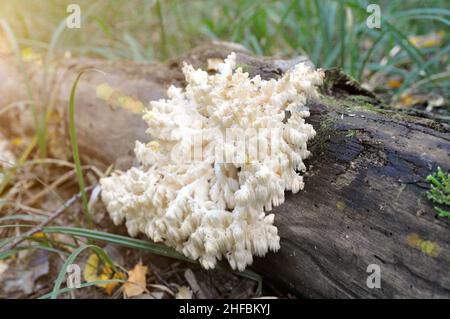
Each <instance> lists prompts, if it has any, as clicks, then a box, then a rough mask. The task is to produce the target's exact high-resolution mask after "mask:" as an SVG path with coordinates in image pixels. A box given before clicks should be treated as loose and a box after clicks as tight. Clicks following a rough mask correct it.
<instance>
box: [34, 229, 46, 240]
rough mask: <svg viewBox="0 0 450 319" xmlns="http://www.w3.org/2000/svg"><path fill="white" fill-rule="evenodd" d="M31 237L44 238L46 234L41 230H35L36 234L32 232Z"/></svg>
mask: <svg viewBox="0 0 450 319" xmlns="http://www.w3.org/2000/svg"><path fill="white" fill-rule="evenodd" d="M32 237H33V238H37V239H42V238H45V237H46V236H45V234H44V233H43V232H41V231H40V232H37V233H36V234H34V235H33V236H32Z"/></svg>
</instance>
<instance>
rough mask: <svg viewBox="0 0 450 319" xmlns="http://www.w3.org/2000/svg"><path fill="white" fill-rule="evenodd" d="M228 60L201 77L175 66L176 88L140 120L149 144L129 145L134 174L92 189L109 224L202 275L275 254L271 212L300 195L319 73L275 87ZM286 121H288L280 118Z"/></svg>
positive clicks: (298, 72)
mask: <svg viewBox="0 0 450 319" xmlns="http://www.w3.org/2000/svg"><path fill="white" fill-rule="evenodd" d="M235 61H236V56H235V54H234V53H233V54H231V55H229V56H228V58H227V59H226V60H225V61H224V63H222V64H221V65H219V67H218V70H219V72H218V73H217V74H215V75H208V74H207V73H206V72H205V71H202V70H195V69H194V68H193V67H192V66H190V65H185V66H184V68H183V72H184V74H185V77H186V81H187V86H186V88H185V89H184V90H183V89H180V88H175V87H173V86H172V87H170V88H169V90H168V92H167V93H168V97H169V99H167V100H164V99H162V100H159V101H153V102H151V103H150V108H149V109H148V110H146V112H145V115H144V120H145V121H146V122H147V123H148V131H147V132H148V134H150V136H151V138H152V142H150V143H149V144H144V143H141V142H136V147H135V153H136V157H137V159H138V161H139V164H140V165H139V167H135V168H131V169H130V170H128V171H127V172H124V173H122V172H115V173H113V174H112V176H110V177H106V178H103V179H102V180H101V185H102V190H103V191H102V198H103V201H104V202H105V203H106V206H107V209H108V211H109V214H110V215H111V217H112V219H113V221H114V223H116V224H119V223H122V222H123V221H124V220H125V221H126V226H127V228H128V232H129V233H130V235H132V236H135V235H137V234H138V233H140V232H141V233H145V234H146V235H147V236H148V237H150V238H151V239H152V240H153V241H157V242H164V243H165V244H167V245H168V246H171V247H173V248H175V249H176V250H177V251H180V252H182V253H183V254H184V255H186V256H187V257H189V258H192V259H198V260H199V261H200V263H201V264H202V266H203V267H205V268H214V267H215V265H216V262H217V260H220V259H221V258H222V257H226V258H227V260H228V262H229V263H230V265H231V267H232V268H233V269H239V270H244V269H245V267H246V266H247V265H250V264H251V263H252V261H253V255H257V256H264V255H265V254H266V253H267V252H268V251H269V250H272V251H276V250H278V249H279V248H280V238H279V236H278V231H277V228H276V227H275V226H274V225H273V223H274V215H273V214H269V215H266V213H265V212H266V211H270V210H271V209H272V207H275V206H278V205H281V204H282V203H283V202H284V192H285V190H291V191H292V192H294V193H295V192H298V191H299V190H301V189H302V188H303V186H304V184H303V179H302V176H300V175H299V174H298V173H297V170H299V171H305V169H306V167H305V165H304V164H303V160H304V159H305V158H306V157H308V156H309V151H308V150H307V147H306V142H307V141H308V140H309V139H310V138H312V137H313V136H314V135H315V131H314V129H313V127H312V126H311V125H310V124H307V123H305V120H304V118H305V117H308V116H309V112H308V111H307V109H306V108H305V107H304V104H305V103H306V101H307V99H309V98H311V97H315V96H316V95H317V92H316V86H317V85H319V84H320V83H321V82H322V78H323V72H322V71H321V70H318V71H315V70H312V69H311V68H309V67H308V66H306V65H305V64H298V65H296V66H295V67H294V68H293V69H292V70H291V71H290V72H288V73H286V74H285V75H284V76H283V77H281V78H280V79H279V80H268V81H265V80H262V79H261V78H260V77H259V76H257V77H254V78H250V77H249V75H248V73H244V72H243V71H242V69H241V68H237V69H235V65H236V62H235ZM286 114H289V115H290V116H286Z"/></svg>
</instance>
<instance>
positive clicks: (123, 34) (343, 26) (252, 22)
mask: <svg viewBox="0 0 450 319" xmlns="http://www.w3.org/2000/svg"><path fill="white" fill-rule="evenodd" d="M0 1H2V0H0ZM3 2H4V3H3V4H2V5H1V6H2V7H5V9H7V10H4V11H5V13H4V15H5V17H6V19H7V20H8V22H9V23H10V24H11V25H12V28H13V29H14V30H15V32H16V33H17V34H18V37H19V40H18V41H19V43H20V44H21V45H27V46H31V47H33V48H34V49H35V50H37V51H41V52H45V51H46V50H50V49H51V51H52V54H51V55H50V56H51V57H53V55H55V56H57V55H58V54H59V55H61V54H63V53H64V52H66V51H70V52H71V53H72V54H73V55H75V56H94V57H102V58H106V59H112V60H121V59H126V60H138V61H153V60H165V59H167V58H173V57H176V56H178V55H179V54H181V53H183V52H185V51H186V50H188V49H190V48H193V47H195V46H196V45H198V44H199V43H201V42H204V41H208V40H216V39H217V40H225V41H233V42H238V43H240V44H242V45H244V46H245V47H247V48H248V49H250V50H252V51H253V52H254V53H256V54H261V55H262V54H264V55H275V56H294V55H299V54H306V55H308V56H309V57H310V58H311V60H312V61H313V62H314V63H315V64H316V65H317V66H319V67H325V68H328V67H333V66H339V67H342V68H343V69H344V70H345V71H346V72H347V73H349V74H350V75H352V76H354V77H355V78H359V79H361V80H362V81H368V80H369V79H370V78H371V77H373V76H374V75H375V74H383V75H386V77H390V76H401V77H402V78H403V85H402V86H401V87H400V88H395V89H392V88H391V89H390V91H392V92H393V93H394V95H397V96H398V95H399V94H401V93H402V92H404V91H405V90H406V89H407V88H408V87H409V86H410V85H411V84H412V83H415V82H418V81H420V84H421V87H415V89H420V90H423V91H425V92H426V91H428V90H430V89H432V90H434V91H435V92H437V93H438V94H442V95H444V96H448V92H449V91H450V90H449V85H450V79H449V78H448V77H444V78H440V80H439V81H432V80H428V79H430V78H433V77H434V76H435V75H436V74H440V73H442V72H443V71H445V66H446V65H447V64H448V60H449V57H448V54H442V52H443V51H446V52H447V51H448V49H449V48H450V46H449V34H448V31H449V26H450V21H449V17H450V10H449V4H448V2H446V1H441V0H429V1H421V0H411V1H407V2H406V1H402V0H392V1H389V0H382V1H363V0H345V1H333V0H312V1H306V0H296V1H294V0H291V1H270V0H262V1H253V0H240V1H239V0H226V1H225V0H219V1H206V0H192V1H181V0H166V1H160V0H148V1H147V0H131V1H120V2H118V1H113V0H99V1H96V2H95V3H92V2H91V1H87V0H80V1H78V2H77V3H78V4H79V5H80V7H81V11H82V27H81V29H79V30H77V29H72V30H70V29H65V30H64V31H62V32H61V31H60V29H59V28H60V23H61V21H63V20H64V18H65V17H66V11H65V8H66V6H67V4H69V3H71V1H69V0H63V1H55V0H48V1H45V2H36V1H31V0H19V1H16V2H14V4H12V2H9V3H8V4H6V2H5V0H3ZM0 3H2V2H0ZM369 3H377V4H379V5H380V7H381V14H382V23H381V26H382V28H381V29H369V28H367V26H366V19H367V17H368V16H369V13H367V12H366V8H367V5H368V4H369ZM187 12H189V14H186V13H187ZM55 30H56V31H55ZM438 31H443V32H445V35H444V39H443V41H442V43H441V44H440V45H437V46H436V47H432V48H416V47H415V46H413V45H412V43H411V42H410V41H409V40H408V37H409V36H411V35H425V34H429V33H431V32H438ZM61 33H62V34H61ZM55 35H59V36H57V37H56V36H55ZM55 39H57V40H58V41H55ZM56 43H57V45H56ZM396 47H399V48H400V50H399V52H397V54H395V55H392V54H390V53H391V52H392V49H394V48H396ZM428 61H432V62H429V63H428ZM379 85H380V86H383V85H384V83H380V84H379ZM382 89H383V87H382ZM384 89H386V88H385V87H384Z"/></svg>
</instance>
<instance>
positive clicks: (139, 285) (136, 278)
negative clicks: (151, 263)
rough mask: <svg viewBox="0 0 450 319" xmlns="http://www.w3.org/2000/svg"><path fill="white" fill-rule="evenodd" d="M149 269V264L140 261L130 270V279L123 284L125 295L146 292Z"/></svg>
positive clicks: (137, 294) (136, 294) (131, 295)
mask: <svg viewBox="0 0 450 319" xmlns="http://www.w3.org/2000/svg"><path fill="white" fill-rule="evenodd" d="M147 270H148V268H147V266H143V265H142V263H139V264H137V265H136V266H134V268H133V269H132V270H130V271H129V272H128V281H127V282H126V283H125V284H124V285H123V288H124V293H125V296H127V297H128V298H131V297H135V296H139V295H142V294H143V293H144V292H145V289H146V285H147V283H146V281H147Z"/></svg>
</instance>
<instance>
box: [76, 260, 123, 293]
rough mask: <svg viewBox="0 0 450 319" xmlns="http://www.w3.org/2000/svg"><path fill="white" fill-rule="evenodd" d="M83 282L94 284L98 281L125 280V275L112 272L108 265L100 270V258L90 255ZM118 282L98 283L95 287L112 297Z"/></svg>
mask: <svg viewBox="0 0 450 319" xmlns="http://www.w3.org/2000/svg"><path fill="white" fill-rule="evenodd" d="M83 275H84V280H86V281H87V282H95V281H99V280H111V279H125V274H123V273H121V272H114V271H113V269H112V268H111V266H110V265H104V266H103V267H101V269H100V258H99V257H98V255H97V254H95V253H94V254H91V255H90V256H89V258H88V260H87V261H86V265H85V267H84V273H83ZM119 283H120V282H111V283H98V284H96V286H97V287H100V288H103V289H105V291H106V293H107V294H108V295H109V296H110V295H112V293H113V291H114V289H115V288H116V287H117V286H118V285H119Z"/></svg>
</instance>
